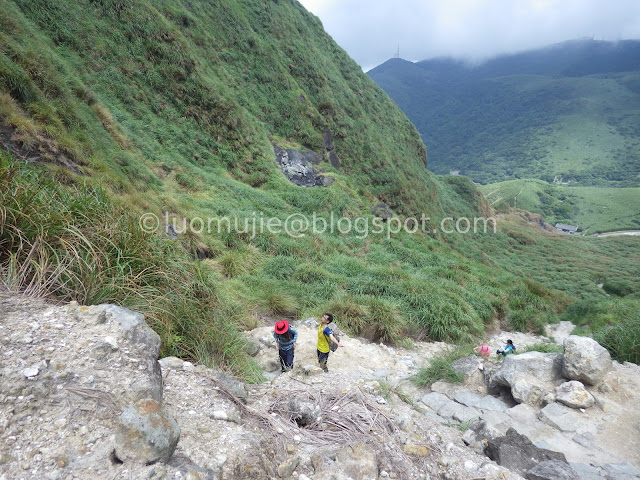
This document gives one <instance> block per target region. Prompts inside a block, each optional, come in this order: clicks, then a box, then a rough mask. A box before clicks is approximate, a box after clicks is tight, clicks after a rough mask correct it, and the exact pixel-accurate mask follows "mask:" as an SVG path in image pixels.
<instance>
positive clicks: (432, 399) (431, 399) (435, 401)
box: [420, 392, 451, 412]
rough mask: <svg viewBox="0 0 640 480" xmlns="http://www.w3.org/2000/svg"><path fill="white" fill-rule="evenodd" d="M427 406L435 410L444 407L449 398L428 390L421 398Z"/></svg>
mask: <svg viewBox="0 0 640 480" xmlns="http://www.w3.org/2000/svg"><path fill="white" fill-rule="evenodd" d="M420 400H421V401H422V403H424V404H425V405H426V406H427V407H429V408H431V409H432V410H435V411H436V412H437V411H438V410H440V409H441V408H442V407H444V406H445V405H446V404H447V403H449V402H451V400H450V399H449V398H448V397H447V396H446V395H443V394H441V393H438V392H430V393H427V394H426V395H424V396H423V397H422V398H421V399H420Z"/></svg>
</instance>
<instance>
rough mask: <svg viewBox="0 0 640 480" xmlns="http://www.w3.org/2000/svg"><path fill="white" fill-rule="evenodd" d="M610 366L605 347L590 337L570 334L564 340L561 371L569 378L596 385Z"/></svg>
mask: <svg viewBox="0 0 640 480" xmlns="http://www.w3.org/2000/svg"><path fill="white" fill-rule="evenodd" d="M612 367H613V363H612V361H611V355H610V354H609V352H608V351H607V349H606V348H604V347H603V346H602V345H600V344H599V343H598V342H596V341H595V340H593V339H592V338H589V337H579V336H577V335H570V336H568V337H567V339H566V340H565V341H564V357H563V362H562V373H563V375H564V376H565V377H566V378H568V379H569V380H579V381H581V382H583V383H586V384H588V385H597V384H598V383H600V381H602V379H603V378H604V376H605V375H606V374H607V372H609V371H610V370H611V368H612Z"/></svg>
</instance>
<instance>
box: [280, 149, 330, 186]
mask: <svg viewBox="0 0 640 480" xmlns="http://www.w3.org/2000/svg"><path fill="white" fill-rule="evenodd" d="M273 151H274V153H275V155H276V162H277V163H278V165H279V166H280V170H281V171H282V173H284V174H285V176H286V177H287V178H288V179H289V181H290V182H291V183H294V184H296V185H299V186H301V187H317V186H321V187H325V186H328V185H331V183H333V182H332V181H331V180H329V179H328V178H329V177H327V178H325V177H324V176H323V175H318V174H317V173H316V172H315V171H314V168H313V165H314V164H317V163H320V161H322V155H320V154H319V153H316V152H313V151H311V150H304V151H298V150H293V149H287V150H284V149H282V148H280V147H279V146H278V145H276V144H275V143H274V144H273Z"/></svg>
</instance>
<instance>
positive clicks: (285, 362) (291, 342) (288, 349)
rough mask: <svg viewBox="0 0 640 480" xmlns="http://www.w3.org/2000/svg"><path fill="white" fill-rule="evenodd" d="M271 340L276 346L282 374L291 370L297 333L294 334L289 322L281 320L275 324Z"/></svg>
mask: <svg viewBox="0 0 640 480" xmlns="http://www.w3.org/2000/svg"><path fill="white" fill-rule="evenodd" d="M273 338H275V339H276V346H277V347H278V355H279V356H280V367H281V368H282V373H284V372H286V371H287V370H291V369H292V368H293V354H294V351H295V349H296V340H297V339H298V332H296V331H295V330H294V329H293V328H291V326H290V325H289V322H287V321H286V320H281V321H279V322H276V327H275V331H274V332H273Z"/></svg>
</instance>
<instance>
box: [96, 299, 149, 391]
mask: <svg viewBox="0 0 640 480" xmlns="http://www.w3.org/2000/svg"><path fill="white" fill-rule="evenodd" d="M98 307H101V308H103V309H104V312H105V314H106V318H107V321H110V322H115V323H116V324H117V325H118V337H117V339H116V341H117V344H118V345H119V346H120V349H122V350H126V351H128V355H129V356H130V357H132V358H137V359H139V360H140V363H139V364H138V368H139V371H138V372H137V373H139V375H135V376H134V378H133V381H132V382H131V384H130V387H129V390H127V391H125V392H122V393H121V395H122V396H123V400H124V401H125V403H135V402H137V401H138V400H141V399H144V398H153V399H154V400H156V401H157V402H158V403H162V371H161V369H160V364H159V363H158V354H159V352H160V336H159V335H158V334H157V333H156V332H154V331H153V330H151V328H150V327H149V326H148V325H147V323H146V322H145V321H144V316H143V315H142V314H140V313H138V312H134V311H132V310H129V309H128V308H124V307H118V306H117V305H99V306H98ZM96 314H97V315H99V312H98V311H96Z"/></svg>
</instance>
